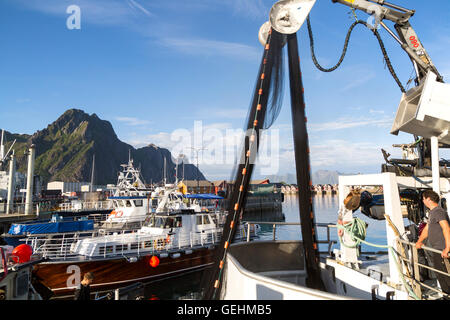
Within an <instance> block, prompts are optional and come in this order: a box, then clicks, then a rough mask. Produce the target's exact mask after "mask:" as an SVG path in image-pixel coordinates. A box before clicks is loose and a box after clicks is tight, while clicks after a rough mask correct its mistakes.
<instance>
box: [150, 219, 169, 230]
mask: <svg viewBox="0 0 450 320" xmlns="http://www.w3.org/2000/svg"><path fill="white" fill-rule="evenodd" d="M165 222H166V218H164V217H151V219H150V224H149V226H150V227H153V228H164V225H165Z"/></svg>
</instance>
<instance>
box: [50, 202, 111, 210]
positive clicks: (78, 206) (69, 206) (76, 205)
mask: <svg viewBox="0 0 450 320" xmlns="http://www.w3.org/2000/svg"><path fill="white" fill-rule="evenodd" d="M108 209H113V205H112V201H90V202H83V201H80V202H63V203H60V204H59V207H58V211H90V210H108Z"/></svg>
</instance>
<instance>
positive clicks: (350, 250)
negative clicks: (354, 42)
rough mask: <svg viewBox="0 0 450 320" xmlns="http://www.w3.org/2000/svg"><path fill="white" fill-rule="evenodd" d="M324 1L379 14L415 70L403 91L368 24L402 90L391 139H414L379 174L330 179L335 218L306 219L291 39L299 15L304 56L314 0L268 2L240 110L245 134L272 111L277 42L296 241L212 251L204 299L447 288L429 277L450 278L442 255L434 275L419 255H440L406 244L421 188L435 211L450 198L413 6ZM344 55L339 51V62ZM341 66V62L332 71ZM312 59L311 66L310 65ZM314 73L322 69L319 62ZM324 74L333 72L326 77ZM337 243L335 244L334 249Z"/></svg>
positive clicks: (433, 92)
mask: <svg viewBox="0 0 450 320" xmlns="http://www.w3.org/2000/svg"><path fill="white" fill-rule="evenodd" d="M333 2H334V3H340V4H343V5H347V6H350V7H351V8H352V9H357V10H362V11H364V12H366V13H369V14H371V13H372V12H373V10H380V12H383V15H382V17H379V18H380V21H379V23H380V25H381V26H382V27H383V28H384V29H386V30H387V31H388V33H389V34H390V35H391V36H393V37H394V39H395V40H396V41H397V42H399V43H400V44H401V47H402V49H404V50H405V51H406V53H407V54H408V55H409V58H410V59H411V61H412V62H413V64H414V66H415V72H416V78H415V83H416V86H415V87H413V88H411V89H409V90H404V88H403V87H402V86H401V83H400V82H399V81H398V78H396V76H395V72H394V71H393V69H392V66H391V65H390V61H389V60H388V58H386V51H385V48H384V46H383V42H382V40H381V38H380V36H379V34H378V31H377V30H376V29H375V28H371V30H372V32H373V34H374V35H375V36H377V39H378V41H379V43H380V47H381V49H382V51H383V53H384V54H385V60H386V63H387V64H389V69H390V70H391V74H392V75H393V76H394V78H395V79H396V80H397V84H399V87H400V88H401V89H402V92H403V93H402V97H401V100H400V104H399V106H398V110H397V114H396V117H395V120H394V123H393V126H392V129H391V133H392V134H395V135H396V134H398V132H399V131H402V132H406V133H410V134H412V135H414V143H412V144H409V145H408V146H407V148H406V149H407V150H406V151H407V152H406V153H404V156H405V154H406V156H407V158H404V159H400V161H392V160H390V161H387V162H388V163H387V164H386V165H383V166H382V172H381V173H377V174H358V175H351V176H345V175H341V176H339V190H338V192H339V212H336V220H337V221H338V223H336V222H332V223H330V224H326V225H325V226H323V225H322V226H321V225H319V224H316V223H315V216H314V211H313V208H312V198H311V190H310V189H311V188H310V186H311V175H310V167H309V164H310V162H309V157H310V155H309V146H308V141H307V136H308V135H307V128H306V117H305V113H304V110H305V102H304V90H303V85H302V76H301V71H300V65H299V60H300V59H299V54H298V43H297V36H296V32H297V31H298V30H299V29H300V27H301V25H302V24H303V22H304V21H306V19H308V31H309V36H310V39H311V49H312V52H313V53H314V48H313V40H312V31H311V26H310V21H309V18H308V15H309V12H310V10H311V9H312V7H313V6H314V4H315V0H281V1H278V2H277V3H275V4H274V5H273V7H272V9H271V12H270V15H269V20H270V21H268V22H266V23H265V24H264V25H263V26H262V27H261V29H260V34H259V39H260V42H261V43H262V44H263V45H264V56H263V59H262V62H261V68H260V71H259V72H260V73H261V74H258V77H257V79H258V80H257V81H258V83H257V86H256V88H257V89H255V93H254V101H253V103H252V107H251V110H250V112H249V114H250V115H251V116H252V117H251V118H250V117H249V118H248V129H249V130H254V131H256V132H258V130H259V129H261V126H262V124H261V122H263V121H264V119H265V117H266V116H267V115H270V113H267V115H266V112H267V110H269V111H270V110H274V107H273V105H271V106H270V107H269V106H267V101H268V97H269V96H270V95H274V94H275V93H273V92H272V91H270V88H273V87H276V83H275V84H273V83H271V81H272V79H271V76H270V72H277V69H276V68H279V66H280V65H281V64H279V63H278V64H277V61H278V60H277V58H279V57H281V56H282V54H281V48H282V47H283V46H284V45H285V44H286V43H287V49H288V58H289V72H290V74H289V75H290V80H291V81H290V84H291V108H292V124H293V131H294V154H295V161H296V169H297V182H298V186H299V198H298V199H299V207H300V210H299V211H300V212H299V213H300V223H299V225H300V226H301V231H302V240H298V241H283V240H275V239H274V240H273V241H252V242H246V243H235V244H231V245H230V246H227V245H225V246H220V247H219V250H218V253H217V256H216V257H215V260H214V264H213V267H211V268H210V272H209V275H208V276H207V277H205V278H204V279H205V280H206V281H207V285H206V286H205V293H204V298H205V299H225V300H228V299H231V300H243V299H244V300H247V299H249V300H255V299H258V300H261V299H263V300H265V299H272V300H283V299H285V300H288V299H295V300H305V299H306V300H344V299H364V300H436V299H449V298H450V295H449V294H448V292H447V293H446V292H443V290H441V289H440V286H439V283H438V282H437V281H436V278H433V274H437V273H441V274H444V275H445V276H447V277H450V263H449V259H448V258H444V259H443V263H445V266H446V269H447V270H446V271H441V270H439V269H440V268H439V269H438V268H437V267H434V266H433V265H432V263H431V261H430V260H428V259H427V253H434V254H439V255H441V253H442V252H441V251H439V250H435V249H433V248H430V247H428V246H422V247H421V249H417V248H416V241H417V238H418V233H419V232H420V230H419V226H420V225H419V223H422V222H424V219H425V222H426V216H427V212H426V210H424V208H423V206H421V200H422V199H421V193H422V192H423V191H424V190H434V191H435V192H436V193H437V194H438V195H439V196H440V197H441V206H442V207H443V208H444V209H446V203H448V200H450V175H448V170H447V168H446V165H447V164H448V161H440V158H439V149H440V148H448V147H449V146H450V135H448V130H449V128H450V104H449V101H450V85H449V84H446V83H444V82H443V80H442V77H441V76H440V74H439V73H438V71H437V69H436V67H435V66H434V65H433V64H432V62H431V58H430V57H429V56H428V54H427V53H426V51H425V49H424V48H423V47H422V45H421V44H420V43H419V42H418V40H417V35H416V33H415V31H414V30H413V28H412V26H411V24H410V23H409V18H411V17H412V15H413V14H414V12H415V11H414V10H409V9H406V8H403V7H400V6H398V5H395V4H391V3H388V2H387V1H379V2H378V3H377V4H376V3H375V1H366V0H359V1H355V2H354V1H347V0H335V1H333ZM383 20H386V21H387V20H389V21H392V22H394V23H396V25H395V28H396V31H397V33H398V35H396V34H395V33H394V32H393V31H391V30H390V29H389V28H388V27H387V26H386V25H385V24H384V22H383ZM357 24H363V25H365V26H366V27H369V25H368V24H367V23H366V22H365V21H360V20H358V21H356V22H355V23H354V24H353V25H352V27H351V28H350V30H349V33H348V36H349V35H350V33H351V32H352V30H353V27H354V26H356V25H357ZM347 39H348V37H347ZM412 40H415V41H414V42H412ZM346 45H347V43H346ZM344 56H345V50H344V53H343V56H342V58H343V57H344ZM341 62H342V59H341V60H340V62H339V63H338V64H337V65H336V67H335V68H337V67H338V66H339V64H340V63H341ZM314 63H315V65H316V66H318V63H317V61H316V60H315V61H314ZM318 68H319V69H321V70H322V71H323V70H324V69H323V68H322V67H320V66H318ZM335 68H334V69H335ZM332 70H333V68H332V69H328V70H326V71H332ZM267 73H268V75H267ZM275 80H276V79H275ZM259 88H262V89H259ZM272 100H274V99H272ZM260 101H262V102H260ZM275 110H276V108H275ZM253 116H254V118H253ZM254 119H256V120H254ZM261 119H262V120H261ZM250 142H251V140H250ZM246 148H247V146H246ZM246 148H244V149H243V156H242V158H245V157H246V156H247V157H248V155H249V154H251V152H253V151H250V150H253V149H252V145H251V143H249V146H248V150H247V149H246ZM385 160H386V157H385ZM249 163H250V162H246V163H244V164H241V167H240V168H239V170H238V171H237V173H236V180H235V181H236V185H235V190H236V189H239V192H237V191H236V192H235V193H234V194H233V195H232V203H234V201H236V202H235V203H236V204H235V206H234V208H235V209H234V212H235V214H238V213H239V212H240V211H239V210H242V209H241V208H242V206H241V205H240V204H241V203H240V202H239V201H240V199H242V196H245V193H246V192H247V191H248V180H249V179H250V177H251V172H252V169H253V167H252V165H251V164H249ZM239 186H240V187H239ZM374 189H376V190H378V191H377V194H375V195H373V194H372V193H371V191H370V190H374ZM362 195H364V196H362ZM361 196H362V197H361ZM402 205H403V209H402ZM359 208H361V212H362V213H363V214H365V215H367V216H368V217H369V218H372V219H376V220H381V219H382V220H384V221H385V238H384V240H385V242H384V243H383V242H381V243H379V242H377V243H373V242H368V241H366V235H367V233H368V232H370V225H369V226H368V224H367V223H366V222H365V221H363V220H362V219H359V218H355V217H354V216H353V213H354V212H355V211H357V210H358V209H359ZM338 214H339V216H340V220H338ZM235 216H236V215H235ZM229 217H231V215H229ZM382 217H383V218H382ZM405 218H406V219H405ZM228 222H229V221H227V223H228ZM271 224H272V222H271ZM273 224H275V223H273ZM319 227H326V228H327V232H326V234H327V235H328V238H327V239H326V240H323V241H319V240H318V232H317V229H318V228H319ZM330 228H335V229H337V231H338V239H339V240H338V243H336V241H332V240H330V237H329V235H330V232H331V231H330ZM234 232H235V231H234V230H233V228H232V227H229V228H227V224H225V228H224V232H223V237H222V239H226V238H230V237H231V238H232V236H233V234H234ZM225 244H227V243H226V242H225ZM321 244H322V245H326V247H327V250H322V251H319V245H321ZM337 244H338V245H339V247H338V248H335V247H334V246H335V245H337ZM362 244H364V245H365V246H370V247H373V248H375V250H377V251H374V252H370V253H368V252H363V251H362V250H360V249H361V246H362ZM427 260H428V261H427ZM424 271H426V272H424Z"/></svg>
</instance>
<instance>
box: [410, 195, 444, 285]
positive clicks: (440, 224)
mask: <svg viewBox="0 0 450 320" xmlns="http://www.w3.org/2000/svg"><path fill="white" fill-rule="evenodd" d="M422 199H423V204H424V205H425V206H426V207H427V208H428V209H430V212H429V213H428V218H429V219H428V223H427V225H426V226H425V228H424V229H423V230H422V233H421V234H420V236H419V239H418V240H417V242H416V248H417V249H420V248H422V246H423V241H424V240H425V239H426V238H428V242H429V244H430V246H431V247H432V248H433V249H435V250H439V251H441V254H438V253H435V252H430V254H431V255H432V259H433V265H434V268H435V269H437V270H440V271H443V272H446V273H447V272H449V271H450V270H449V271H447V268H446V266H445V261H444V259H447V258H448V252H449V250H450V225H449V219H448V215H447V212H445V210H444V209H442V208H441V207H440V206H439V195H438V194H437V193H436V192H434V191H432V190H426V191H425V192H424V193H423V195H422ZM436 278H437V279H438V281H439V284H440V286H441V289H442V291H443V292H445V293H447V294H450V277H448V276H446V275H443V274H441V273H438V272H436Z"/></svg>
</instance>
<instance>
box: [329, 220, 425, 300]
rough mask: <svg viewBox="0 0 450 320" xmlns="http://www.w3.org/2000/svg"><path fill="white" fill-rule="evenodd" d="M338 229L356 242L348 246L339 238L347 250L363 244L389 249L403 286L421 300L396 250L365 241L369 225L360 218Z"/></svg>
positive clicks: (339, 226) (412, 295)
mask: <svg viewBox="0 0 450 320" xmlns="http://www.w3.org/2000/svg"><path fill="white" fill-rule="evenodd" d="M336 226H337V227H338V229H343V230H344V232H348V233H349V234H350V237H351V239H352V241H354V242H355V245H347V244H345V243H344V241H343V240H342V236H339V241H340V243H341V244H342V245H343V246H344V247H347V248H356V247H357V246H359V245H360V244H361V243H364V244H366V245H368V246H372V247H376V248H383V249H388V250H389V252H390V253H391V255H392V258H393V259H394V261H395V265H396V267H397V270H398V273H399V274H400V277H401V279H402V282H403V285H404V286H405V288H406V290H407V291H408V293H409V295H410V296H411V297H413V298H414V299H416V300H420V298H419V297H418V296H417V295H416V294H415V293H414V291H413V290H412V288H411V287H410V286H409V284H408V283H407V282H406V280H405V278H404V275H403V272H402V270H401V268H400V263H399V262H398V260H397V257H396V256H395V250H394V248H392V246H389V245H379V244H375V243H370V242H367V241H365V240H364V239H365V238H366V228H367V224H366V223H365V222H364V221H363V220H361V219H359V218H353V219H352V221H351V222H350V223H348V224H345V225H340V224H338V225H336Z"/></svg>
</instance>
